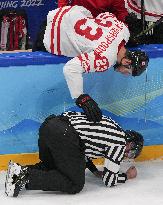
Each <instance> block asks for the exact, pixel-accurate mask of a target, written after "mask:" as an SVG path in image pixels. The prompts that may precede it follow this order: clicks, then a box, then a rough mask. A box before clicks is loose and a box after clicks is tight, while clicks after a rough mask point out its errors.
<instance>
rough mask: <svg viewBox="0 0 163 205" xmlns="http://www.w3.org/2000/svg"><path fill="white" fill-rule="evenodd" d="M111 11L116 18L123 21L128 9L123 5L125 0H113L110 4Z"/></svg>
mask: <svg viewBox="0 0 163 205" xmlns="http://www.w3.org/2000/svg"><path fill="white" fill-rule="evenodd" d="M112 12H113V13H114V14H115V15H116V17H117V19H118V20H120V21H122V22H125V19H126V16H128V11H127V9H126V7H125V1H124V0H114V1H113V5H112Z"/></svg>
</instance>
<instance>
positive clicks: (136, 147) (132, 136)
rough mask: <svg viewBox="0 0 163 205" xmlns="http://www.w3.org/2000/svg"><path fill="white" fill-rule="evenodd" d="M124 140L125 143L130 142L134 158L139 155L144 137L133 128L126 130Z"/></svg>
mask: <svg viewBox="0 0 163 205" xmlns="http://www.w3.org/2000/svg"><path fill="white" fill-rule="evenodd" d="M125 133H126V141H127V143H130V142H132V144H133V146H132V147H131V151H134V157H133V158H136V157H138V156H139V155H140V153H141V151H142V149H143V146H144V138H143V136H142V135H141V134H140V133H138V132H136V131H134V130H126V131H125Z"/></svg>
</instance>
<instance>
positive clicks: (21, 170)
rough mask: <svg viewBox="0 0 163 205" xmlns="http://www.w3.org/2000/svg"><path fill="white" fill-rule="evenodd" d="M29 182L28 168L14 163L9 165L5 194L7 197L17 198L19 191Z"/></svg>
mask: <svg viewBox="0 0 163 205" xmlns="http://www.w3.org/2000/svg"><path fill="white" fill-rule="evenodd" d="M27 182H28V167H25V166H21V165H19V164H17V163H13V162H12V161H10V162H9V164H8V170H7V175H6V182H5V193H6V194H7V196H13V197H17V196H18V194H19V191H21V190H22V188H23V187H24V186H25V184H26V183H27Z"/></svg>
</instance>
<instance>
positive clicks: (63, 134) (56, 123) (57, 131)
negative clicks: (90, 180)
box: [28, 117, 85, 194]
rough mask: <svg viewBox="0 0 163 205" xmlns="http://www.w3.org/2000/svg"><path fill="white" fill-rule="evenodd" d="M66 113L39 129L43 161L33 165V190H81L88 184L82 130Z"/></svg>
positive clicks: (30, 170)
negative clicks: (73, 124)
mask: <svg viewBox="0 0 163 205" xmlns="http://www.w3.org/2000/svg"><path fill="white" fill-rule="evenodd" d="M65 119H66V120H67V118H66V117H54V118H53V117H52V118H51V119H50V120H47V121H46V122H44V123H43V124H42V126H41V127H40V130H39V143H38V144H39V157H40V160H41V162H40V163H38V164H36V165H33V166H29V183H28V189H30V190H46V191H48V190H49V191H61V192H66V193H69V194H75V193H78V192H80V191H81V190H82V189H83V187H84V184H85V157H84V149H83V147H82V146H81V143H80V139H79V136H78V133H77V132H76V131H75V129H74V128H73V127H72V126H71V125H70V124H69V123H68V121H66V120H65Z"/></svg>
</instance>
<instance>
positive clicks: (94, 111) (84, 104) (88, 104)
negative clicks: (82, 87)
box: [76, 94, 102, 122]
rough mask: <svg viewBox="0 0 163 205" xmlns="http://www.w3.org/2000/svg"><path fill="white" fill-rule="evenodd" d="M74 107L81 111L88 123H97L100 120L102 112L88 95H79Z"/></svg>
mask: <svg viewBox="0 0 163 205" xmlns="http://www.w3.org/2000/svg"><path fill="white" fill-rule="evenodd" d="M76 105H77V106H79V107H80V108H82V109H83V111H84V113H85V115H86V116H87V119H88V120H89V121H93V122H99V121H100V120H101V118H102V112H101V110H100V108H99V107H98V104H97V103H96V102H95V101H94V100H93V99H92V98H91V97H90V96H89V95H87V94H82V95H80V96H79V97H78V98H77V100H76Z"/></svg>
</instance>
